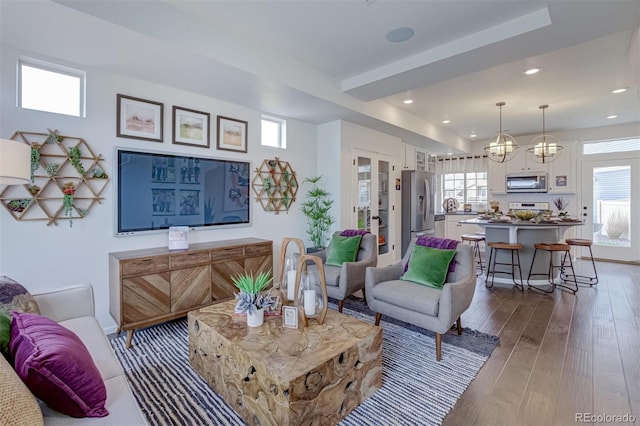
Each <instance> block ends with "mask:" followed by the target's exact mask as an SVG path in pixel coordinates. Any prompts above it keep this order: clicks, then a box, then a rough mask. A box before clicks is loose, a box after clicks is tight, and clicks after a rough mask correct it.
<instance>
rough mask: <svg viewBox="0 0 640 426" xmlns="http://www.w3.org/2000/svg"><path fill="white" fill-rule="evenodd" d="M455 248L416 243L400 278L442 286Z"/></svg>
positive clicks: (430, 285) (436, 286)
mask: <svg viewBox="0 0 640 426" xmlns="http://www.w3.org/2000/svg"><path fill="white" fill-rule="evenodd" d="M455 255H456V251H455V250H442V249H437V248H432V247H425V246H420V245H416V246H415V247H414V248H413V252H412V253H411V259H409V268H408V269H407V272H405V273H404V274H403V275H402V276H401V277H400V279H401V280H405V281H413V282H414V283H418V284H423V285H426V286H429V287H434V288H442V286H443V285H444V282H445V280H446V279H447V273H448V272H449V264H450V263H451V261H452V260H453V256H455Z"/></svg>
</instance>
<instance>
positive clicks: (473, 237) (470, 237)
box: [460, 234, 485, 276]
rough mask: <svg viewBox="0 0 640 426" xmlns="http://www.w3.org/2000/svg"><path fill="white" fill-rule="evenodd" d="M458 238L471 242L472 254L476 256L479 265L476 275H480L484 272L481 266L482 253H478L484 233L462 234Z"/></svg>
mask: <svg viewBox="0 0 640 426" xmlns="http://www.w3.org/2000/svg"><path fill="white" fill-rule="evenodd" d="M460 238H461V239H462V242H465V241H466V242H468V243H469V244H473V255H474V257H475V258H476V263H477V264H478V266H480V272H479V273H478V274H477V275H478V276H479V275H482V274H483V273H484V267H483V266H482V254H480V242H481V241H484V240H485V237H484V235H477V234H463V235H462V236H461V237H460ZM476 268H477V266H476Z"/></svg>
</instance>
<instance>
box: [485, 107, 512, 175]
mask: <svg viewBox="0 0 640 426" xmlns="http://www.w3.org/2000/svg"><path fill="white" fill-rule="evenodd" d="M505 105H506V104H505V103H504V102H498V103H497V104H496V106H497V107H499V108H500V133H498V135H497V136H496V137H495V138H492V139H491V140H489V144H488V145H487V146H485V147H484V153H485V154H486V155H487V157H489V160H491V161H495V162H496V163H504V162H505V161H509V160H511V158H513V155H514V151H515V150H516V149H518V143H517V142H516V140H515V139H514V138H513V136H511V135H508V134H506V133H503V132H502V107H503V106H505Z"/></svg>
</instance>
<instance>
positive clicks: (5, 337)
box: [0, 312, 11, 359]
mask: <svg viewBox="0 0 640 426" xmlns="http://www.w3.org/2000/svg"><path fill="white" fill-rule="evenodd" d="M10 338H11V318H10V317H9V315H7V314H5V313H4V312H0V352H2V355H4V357H5V358H6V359H9V339H10Z"/></svg>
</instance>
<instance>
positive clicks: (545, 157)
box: [527, 105, 562, 164]
mask: <svg viewBox="0 0 640 426" xmlns="http://www.w3.org/2000/svg"><path fill="white" fill-rule="evenodd" d="M548 107H549V105H540V106H539V107H538V108H540V109H541V110H542V135H540V136H537V137H535V138H534V139H533V140H532V141H531V143H530V144H529V147H528V148H527V155H529V157H530V158H531V159H532V160H533V161H535V162H537V163H544V164H546V163H550V162H552V161H553V160H555V159H556V158H558V156H559V155H560V151H562V145H560V141H559V140H558V138H556V137H555V136H551V135H547V134H546V133H545V120H544V110H545V109H547V108H548Z"/></svg>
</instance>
